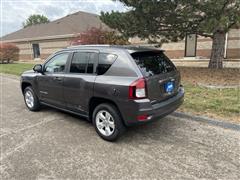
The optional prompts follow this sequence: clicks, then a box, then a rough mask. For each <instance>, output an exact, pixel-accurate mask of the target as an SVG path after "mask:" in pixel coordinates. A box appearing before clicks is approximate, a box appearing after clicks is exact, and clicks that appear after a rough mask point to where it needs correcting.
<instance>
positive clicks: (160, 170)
mask: <svg viewBox="0 0 240 180" xmlns="http://www.w3.org/2000/svg"><path fill="white" fill-rule="evenodd" d="M0 78H1V80H0V83H1V84H0V85H1V97H0V98H1V99H0V106H1V121H0V128H1V129H0V141H1V159H0V162H1V164H0V179H24V180H27V179H100V178H101V179H130V178H131V179H132V178H135V179H191V180H192V179H229V180H230V179H231V180H232V179H240V132H239V131H237V130H231V129H224V128H221V127H218V126H213V125H210V124H208V123H206V122H197V121H191V120H189V119H184V118H176V117H173V116H167V117H165V118H163V119H161V120H159V121H156V122H154V123H151V124H147V125H144V126H137V127H132V128H130V129H128V131H127V132H126V134H124V135H123V137H122V138H121V139H119V140H118V141H117V142H115V143H110V142H106V141H104V140H102V139H101V138H99V137H98V135H97V134H96V132H95V130H94V128H93V126H92V125H91V123H89V122H87V121H86V120H84V119H82V118H80V117H77V116H73V115H70V114H67V113H64V112H61V111H58V110H54V109H52V108H46V107H45V108H43V109H42V110H41V111H39V112H30V111H28V110H27V109H26V108H25V105H24V102H23V98H22V95H21V91H20V88H19V80H18V79H16V78H12V77H9V76H5V75H4V76H2V75H1V76H0Z"/></svg>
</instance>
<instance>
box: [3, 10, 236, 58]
mask: <svg viewBox="0 0 240 180" xmlns="http://www.w3.org/2000/svg"><path fill="white" fill-rule="evenodd" d="M91 27H97V28H99V27H102V28H103V29H104V30H111V29H110V28H109V27H108V26H106V25H105V24H104V23H102V22H101V20H100V18H99V16H98V15H96V14H91V13H86V12H81V11H79V12H76V13H74V14H70V15H67V16H65V17H63V18H60V19H57V20H55V21H52V22H50V23H47V24H40V25H34V26H30V27H27V28H23V29H21V30H19V31H16V32H13V33H11V34H8V35H6V36H4V37H2V38H1V41H3V42H12V43H15V44H17V46H18V47H19V48H20V60H33V59H45V58H46V57H48V56H49V55H50V54H52V53H53V52H55V51H58V50H60V49H62V48H65V47H67V46H69V45H70V42H71V40H72V38H74V37H75V36H76V35H77V34H78V33H81V32H84V31H86V30H87V29H89V28H91ZM226 39H227V40H226V44H225V47H226V52H225V58H227V59H240V29H231V30H230V32H229V33H228V34H227V36H226ZM129 41H130V42H131V43H132V44H136V45H144V44H145V45H146V43H147V42H146V41H142V40H140V39H138V38H130V39H129ZM211 48H212V40H211V39H210V38H204V37H197V36H196V35H195V34H191V35H188V36H186V38H185V40H183V41H179V42H176V43H173V42H172V43H166V44H163V46H162V49H164V50H165V51H166V53H167V54H168V56H169V57H170V58H172V59H188V58H190V59H209V57H210V53H211Z"/></svg>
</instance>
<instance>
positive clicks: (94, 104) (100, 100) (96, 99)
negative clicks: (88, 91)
mask: <svg viewBox="0 0 240 180" xmlns="http://www.w3.org/2000/svg"><path fill="white" fill-rule="evenodd" d="M103 103H107V104H111V105H113V106H114V107H116V108H117V110H118V111H119V113H120V116H121V119H122V122H123V124H124V125H125V122H124V120H123V118H122V114H121V111H120V109H119V108H118V106H117V104H116V103H115V102H114V101H112V100H110V99H106V98H102V97H92V98H91V99H90V101H89V105H88V111H89V112H88V114H89V120H90V121H92V115H93V111H94V109H95V108H96V107H97V106H98V105H99V104H103Z"/></svg>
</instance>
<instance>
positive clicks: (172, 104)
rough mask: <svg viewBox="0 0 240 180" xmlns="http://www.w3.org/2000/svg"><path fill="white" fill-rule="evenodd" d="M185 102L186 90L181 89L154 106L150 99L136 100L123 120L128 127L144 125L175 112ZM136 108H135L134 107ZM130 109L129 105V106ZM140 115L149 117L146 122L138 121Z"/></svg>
mask: <svg viewBox="0 0 240 180" xmlns="http://www.w3.org/2000/svg"><path fill="white" fill-rule="evenodd" d="M183 101H184V88H183V87H180V88H179V90H178V93H177V94H176V95H175V96H173V97H171V98H170V99H167V100H165V101H162V102H160V103H157V104H154V105H152V104H151V103H150V101H149V99H142V100H135V101H134V102H132V103H130V104H131V106H132V107H131V110H130V109H129V110H125V111H126V113H122V114H125V116H123V119H124V121H125V124H126V125H127V126H132V125H136V124H144V123H146V122H151V121H154V120H157V119H159V118H162V117H164V116H166V115H168V114H170V113H172V112H173V111H175V110H176V109H177V108H178V107H179V106H180V105H181V104H182V103H183ZM133 106H134V107H133ZM128 107H129V105H128ZM139 115H147V116H148V118H147V119H146V120H141V121H140V120H137V117H138V116H139Z"/></svg>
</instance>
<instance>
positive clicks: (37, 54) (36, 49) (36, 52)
mask: <svg viewBox="0 0 240 180" xmlns="http://www.w3.org/2000/svg"><path fill="white" fill-rule="evenodd" d="M32 48H33V57H34V59H35V58H39V57H40V48H39V44H32Z"/></svg>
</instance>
